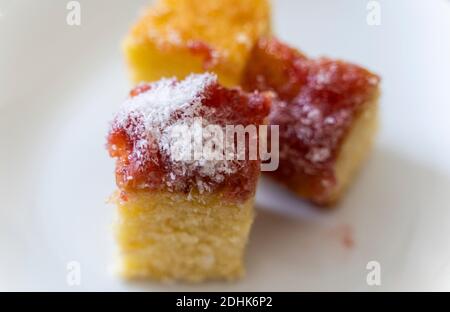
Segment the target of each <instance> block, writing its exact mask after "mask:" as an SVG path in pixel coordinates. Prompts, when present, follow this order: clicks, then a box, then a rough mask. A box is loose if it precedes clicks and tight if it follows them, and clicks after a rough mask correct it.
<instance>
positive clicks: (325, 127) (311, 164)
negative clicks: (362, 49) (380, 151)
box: [242, 38, 380, 205]
mask: <svg viewBox="0 0 450 312" xmlns="http://www.w3.org/2000/svg"><path fill="white" fill-rule="evenodd" d="M250 60H251V61H250V62H249V63H248V66H247V68H246V72H245V75H244V78H243V81H242V83H243V87H244V89H247V90H249V91H252V90H264V91H265V90H271V91H273V92H275V93H276V94H277V95H278V101H275V102H274V103H273V105H272V110H271V113H270V116H269V123H270V124H272V125H279V127H280V142H279V146H280V165H279V168H278V170H276V171H274V172H271V173H270V174H271V175H272V176H273V177H274V178H276V179H277V180H278V181H280V182H281V183H283V184H285V185H287V186H288V187H289V188H290V189H291V190H293V191H294V192H295V193H297V194H298V195H300V196H301V197H304V198H307V199H309V200H311V201H313V202H315V203H317V204H320V205H328V204H333V203H335V202H336V201H337V200H338V199H339V198H341V196H342V195H343V193H344V190H345V189H346V188H347V186H348V185H349V184H350V182H351V181H352V178H353V176H354V175H355V173H356V172H357V170H358V168H359V167H360V166H361V164H362V162H363V160H364V159H365V158H366V156H367V154H368V152H369V151H370V149H371V147H372V143H373V139H374V136H375V132H376V128H377V116H378V104H377V101H378V96H379V81H380V79H379V77H378V76H377V75H375V74H373V73H371V72H369V71H368V70H366V69H364V68H361V67H359V66H356V65H353V64H350V63H346V62H343V61H337V60H331V59H326V58H320V59H310V58H308V57H306V56H305V55H303V54H302V53H300V52H298V51H297V50H295V49H293V48H291V47H289V46H287V45H285V44H283V43H281V42H280V41H278V40H277V39H274V38H262V39H261V40H260V41H259V43H258V44H257V45H256V46H255V48H254V50H253V53H252V55H251V57H250Z"/></svg>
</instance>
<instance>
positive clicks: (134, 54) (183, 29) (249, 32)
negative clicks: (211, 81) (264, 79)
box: [124, 0, 270, 86]
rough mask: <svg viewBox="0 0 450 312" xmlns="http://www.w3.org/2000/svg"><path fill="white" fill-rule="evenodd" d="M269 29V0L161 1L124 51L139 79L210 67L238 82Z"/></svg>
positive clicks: (225, 80)
mask: <svg viewBox="0 0 450 312" xmlns="http://www.w3.org/2000/svg"><path fill="white" fill-rule="evenodd" d="M269 31H270V5H269V3H268V0H245V1H242V0H157V1H156V2H155V4H153V6H152V7H150V8H149V9H148V10H147V11H146V12H145V13H144V14H143V15H142V17H141V18H140V19H139V20H138V22H137V23H136V24H135V25H134V26H133V27H132V29H131V31H130V33H129V34H128V36H127V38H126V39H125V42H124V51H125V56H126V59H127V62H128V65H129V68H130V70H131V76H132V80H133V81H134V82H135V83H138V82H141V81H155V80H159V79H160V78H161V77H172V76H176V77H178V78H179V79H182V78H184V77H185V76H187V75H189V74H190V73H201V72H204V71H205V70H208V71H214V72H215V73H217V75H218V77H219V81H220V82H221V83H222V84H223V85H225V86H236V85H238V84H239V82H240V79H241V75H242V72H243V69H244V67H245V64H246V62H247V60H248V57H249V54H250V51H251V49H252V47H253V45H254V44H255V43H256V41H257V39H258V38H259V37H260V36H262V35H266V34H267V33H268V32H269Z"/></svg>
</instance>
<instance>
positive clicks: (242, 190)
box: [107, 74, 271, 201]
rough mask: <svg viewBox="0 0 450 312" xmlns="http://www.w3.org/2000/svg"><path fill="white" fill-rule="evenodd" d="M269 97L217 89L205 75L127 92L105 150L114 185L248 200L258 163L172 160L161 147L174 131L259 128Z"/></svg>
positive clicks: (124, 190)
mask: <svg viewBox="0 0 450 312" xmlns="http://www.w3.org/2000/svg"><path fill="white" fill-rule="evenodd" d="M270 102H271V97H269V96H267V95H264V94H260V93H257V92H254V93H251V94H247V93H245V92H243V91H241V90H240V89H226V88H223V87H221V86H220V85H219V84H218V83H217V80H216V77H215V76H213V75H211V74H203V75H191V76H189V77H188V78H186V79H185V80H183V81H177V80H174V79H171V80H168V79H166V80H161V81H159V82H156V83H152V84H147V85H141V86H138V87H136V88H135V89H134V90H132V91H131V92H130V97H129V98H128V99H127V100H126V101H125V103H124V104H123V106H122V108H121V109H120V111H119V112H118V113H117V114H116V116H115V118H114V120H113V122H112V125H111V129H110V131H109V135H108V144H107V146H108V151H109V154H110V156H111V157H114V158H116V181H117V185H118V187H119V188H120V190H121V191H122V193H121V194H123V196H121V198H127V196H126V193H127V192H130V191H136V190H168V191H175V192H183V193H186V194H188V193H190V192H191V191H194V192H199V193H203V192H212V191H215V190H221V191H223V193H224V194H227V196H229V198H230V199H231V200H236V201H241V200H246V199H248V198H249V197H250V196H251V195H252V194H253V193H254V191H255V188H256V181H257V177H258V175H259V166H260V161H259V160H247V159H246V160H225V159H223V160H217V161H215V160H205V159H200V160H192V159H188V160H185V159H183V160H174V158H173V155H172V154H171V152H172V150H171V149H170V148H168V146H169V145H167V144H168V143H167V142H171V140H172V139H173V136H172V135H171V132H170V131H169V130H171V129H173V128H174V127H175V126H180V125H181V126H184V125H190V122H191V121H192V120H193V119H194V118H202V120H203V124H207V125H211V124H212V125H219V126H221V127H225V126H226V125H243V126H244V127H245V126H247V125H260V124H263V122H264V120H265V119H266V117H267V115H268V113H269V110H270Z"/></svg>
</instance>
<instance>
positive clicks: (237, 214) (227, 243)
mask: <svg viewBox="0 0 450 312" xmlns="http://www.w3.org/2000/svg"><path fill="white" fill-rule="evenodd" d="M127 197H128V198H127V201H122V200H121V199H119V198H118V199H117V200H116V201H117V205H118V211H119V216H118V221H117V224H116V234H117V240H118V244H119V249H120V261H121V263H120V268H119V269H120V273H121V274H122V275H123V276H124V277H127V278H152V279H156V280H186V281H191V282H198V281H202V280H205V279H235V278H238V277H240V276H241V275H242V274H243V272H244V266H243V254H244V250H245V245H246V243H247V239H248V234H249V231H250V227H251V224H252V222H253V216H254V212H253V198H251V199H249V200H247V201H246V202H245V203H242V204H236V203H232V202H229V199H228V200H227V198H224V197H223V195H222V194H221V193H212V194H202V195H194V196H192V195H190V196H189V195H186V194H182V193H179V194H176V193H171V192H162V191H161V192H148V191H140V192H135V193H129V194H127Z"/></svg>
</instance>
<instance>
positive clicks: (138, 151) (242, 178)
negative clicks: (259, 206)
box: [108, 74, 271, 281]
mask: <svg viewBox="0 0 450 312" xmlns="http://www.w3.org/2000/svg"><path fill="white" fill-rule="evenodd" d="M270 102H271V97H270V96H268V95H265V94H260V93H257V92H255V93H251V94H247V93H245V92H243V91H241V90H240V89H238V88H235V89H226V88H224V87H222V86H220V85H219V84H218V82H217V77H216V76H215V75H213V74H202V75H199V74H193V75H190V76H188V77H187V78H186V79H185V80H183V81H178V80H176V79H162V80H160V81H158V82H154V83H151V84H142V85H139V86H138V87H136V88H135V89H133V90H132V91H131V93H130V97H129V98H128V99H127V100H126V101H125V103H124V104H123V105H122V107H121V108H120V110H119V112H118V113H117V114H116V116H115V118H114V120H113V122H112V124H111V128H110V131H109V135H108V149H109V153H110V155H111V156H112V157H115V158H116V182H117V186H118V191H117V193H116V195H115V196H114V201H115V203H116V204H117V207H118V221H117V226H116V229H117V241H118V245H119V249H120V260H121V261H120V272H121V273H122V275H123V276H125V277H128V278H152V279H156V280H172V279H175V280H187V281H201V280H205V279H234V278H237V277H239V276H241V275H242V273H243V270H244V268H243V255H244V250H245V246H246V243H247V238H248V234H249V230H250V227H251V224H252V222H253V216H254V212H253V199H254V194H255V189H256V184H257V179H258V176H259V171H260V160H259V159H258V158H256V159H250V158H247V157H244V158H238V157H237V156H238V155H237V151H238V149H237V148H236V149H235V151H236V154H232V155H231V156H232V157H230V154H229V152H230V150H229V149H225V148H224V149H221V148H220V146H222V147H223V145H221V143H222V142H225V141H224V140H221V139H220V138H219V136H212V135H211V134H213V133H214V132H211V131H209V130H208V129H216V130H217V129H219V130H220V129H222V130H223V129H225V128H227V126H230V125H242V126H244V127H246V126H249V125H254V126H258V125H261V124H263V123H264V122H265V120H266V118H267V115H268V113H269V109H270ZM211 127H212V128H211ZM214 127H216V128H214ZM214 138H215V139H214ZM253 139H255V138H253ZM256 139H257V138H256ZM234 140H235V137H234V136H233V137H232V140H231V141H230V140H228V141H227V142H232V145H231V146H235V145H234V144H235V143H236V142H235V141H234ZM199 142H200V144H198V143H199ZM251 142H254V141H250V138H249V140H248V142H247V141H246V144H245V145H244V146H248V145H249V144H251ZM194 143H195V144H194ZM224 144H225V143H224ZM225 145H226V144H225ZM199 146H200V148H199ZM207 146H209V147H210V148H209V149H208V148H206V147H207ZM225 147H226V146H225ZM220 155H222V156H224V155H225V156H227V157H220ZM212 156H213V157H212Z"/></svg>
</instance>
